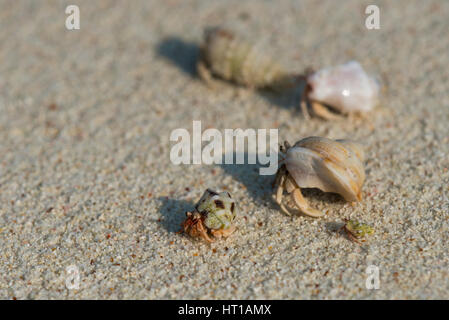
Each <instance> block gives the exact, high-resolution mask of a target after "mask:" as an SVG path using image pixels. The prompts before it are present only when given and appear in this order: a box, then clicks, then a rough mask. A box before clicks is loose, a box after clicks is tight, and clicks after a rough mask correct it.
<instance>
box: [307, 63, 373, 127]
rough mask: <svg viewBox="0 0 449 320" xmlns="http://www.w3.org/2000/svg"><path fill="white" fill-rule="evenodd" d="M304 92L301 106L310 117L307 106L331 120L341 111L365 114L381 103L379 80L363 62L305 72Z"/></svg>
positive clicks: (337, 116) (341, 112)
mask: <svg viewBox="0 0 449 320" xmlns="http://www.w3.org/2000/svg"><path fill="white" fill-rule="evenodd" d="M302 78H303V81H304V80H305V82H306V84H305V86H304V92H303V94H302V95H301V102H300V105H301V109H302V112H303V114H304V116H305V117H306V118H310V115H309V112H308V107H309V106H310V107H311V109H312V110H313V112H314V114H316V115H318V116H320V117H322V118H324V119H327V120H330V119H336V118H339V115H338V113H335V112H332V111H330V110H329V109H333V110H334V111H337V112H339V113H340V114H354V113H359V114H363V113H365V112H368V111H371V110H372V109H373V108H374V107H375V106H376V105H377V104H378V102H379V90H380V85H379V82H378V81H377V80H376V79H375V78H374V77H371V76H369V75H368V74H367V73H366V72H365V70H363V68H362V66H361V65H360V63H358V62H357V61H350V62H347V63H345V64H342V65H338V66H336V67H331V68H325V69H322V70H319V71H317V72H312V71H310V70H309V71H306V73H305V75H303V77H302Z"/></svg>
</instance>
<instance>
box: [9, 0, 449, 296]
mask: <svg viewBox="0 0 449 320" xmlns="http://www.w3.org/2000/svg"><path fill="white" fill-rule="evenodd" d="M72 2H73V1H32V0H29V1H25V0H19V1H8V0H4V1H1V4H0V42H1V46H0V274H1V275H2V276H1V277H0V298H3V299H13V298H17V299H181V298H184V299H448V298H449V277H448V275H449V274H448V262H449V259H448V250H447V242H448V237H449V233H448V218H449V200H448V191H449V160H448V159H449V125H448V123H449V95H448V92H449V79H448V64H449V54H448V52H449V37H448V34H447V32H448V30H449V2H448V1H408V0H407V1H405V0H401V1H376V4H378V5H379V7H380V19H381V20H380V21H381V28H380V29H379V30H368V29H366V28H365V18H366V15H365V13H364V10H365V7H366V5H368V4H372V1H345V2H344V3H342V2H340V1H331V0H329V1H319V2H318V1H293V0H292V1H284V0H282V1H273V2H270V1H255V0H254V1H240V0H238V1H237V0H235V1H219V0H214V1H211V0H207V1H206V0H205V1H181V0H179V1H176V0H170V1H143V0H142V1H137V0H133V1H129V2H127V3H126V4H125V2H123V1H99V0H98V1H87V0H85V1H77V4H78V5H79V7H80V11H81V28H80V30H73V31H68V30H66V28H65V19H66V14H65V13H64V11H65V7H66V6H67V5H69V4H73V3H72ZM214 24H222V25H225V26H231V27H232V28H234V30H236V32H240V33H242V34H245V36H247V37H249V38H250V39H253V42H255V43H256V44H257V45H258V47H260V48H261V50H266V51H267V53H268V54H270V55H272V56H274V57H277V59H278V60H279V62H280V63H282V64H284V65H285V66H286V67H287V68H289V69H290V70H292V71H298V72H301V71H302V70H304V69H305V68H306V67H309V66H311V67H313V68H315V69H317V68H322V67H326V66H332V65H336V64H339V63H344V62H346V61H348V60H353V59H354V60H358V61H359V62H360V63H361V64H362V65H363V66H364V68H365V69H366V70H367V71H369V72H370V73H374V74H376V75H378V76H379V78H380V79H381V80H382V82H383V83H384V84H385V90H384V91H383V92H382V101H381V105H380V106H379V107H378V108H377V109H376V111H375V112H373V113H372V114H371V115H370V116H369V117H368V119H367V120H362V119H357V118H356V119H354V120H351V121H350V120H348V119H343V120H341V121H332V122H326V121H323V120H320V119H316V118H315V119H311V120H306V119H305V118H304V117H303V116H302V114H301V112H300V111H299V109H298V106H297V99H298V95H297V94H296V93H295V94H291V95H289V96H282V97H277V96H273V95H272V94H266V93H262V94H261V93H258V92H251V91H248V90H245V89H242V88H236V87H235V86H232V85H228V84H224V83H223V84H220V85H219V86H218V89H216V90H211V89H209V88H208V87H206V86H205V85H204V84H203V83H202V82H201V81H200V80H199V79H198V77H197V76H196V73H195V67H194V65H195V60H196V57H197V54H198V44H199V43H200V41H201V37H202V31H203V29H204V27H205V26H208V25H214ZM193 120H201V121H202V126H203V128H207V127H210V128H217V129H219V130H224V129H225V128H256V129H257V128H279V135H280V140H289V141H290V142H294V141H296V140H299V139H301V138H303V137H306V136H310V135H318V136H325V137H329V138H351V139H355V140H358V141H360V142H362V143H363V144H364V145H365V147H366V154H367V159H366V162H365V163H366V174H367V178H366V182H365V185H364V189H363V195H364V199H363V201H361V202H359V203H357V204H356V205H354V206H352V205H351V204H349V203H346V202H345V201H343V200H342V199H341V198H340V197H338V196H336V195H332V194H324V193H321V192H319V191H316V190H311V191H307V192H305V196H306V198H307V199H309V201H310V203H311V204H312V205H313V206H315V207H316V208H318V209H320V210H324V211H326V212H327V215H326V216H325V217H323V218H321V219H312V218H308V217H304V216H293V217H287V216H286V215H284V214H282V213H281V211H280V210H279V209H278V207H277V206H276V205H275V204H274V203H273V200H272V197H271V195H272V191H273V190H272V187H271V182H272V181H273V177H272V176H260V175H259V174H258V166H257V165H181V166H176V165H174V164H172V163H171V162H170V156H169V155H170V148H171V146H172V145H173V143H171V142H170V140H169V137H170V133H171V132H172V130H174V129H176V128H186V129H188V130H191V128H192V121H193ZM207 187H210V188H213V189H216V190H220V191H221V190H227V191H229V192H231V193H232V195H233V196H234V198H235V199H236V201H237V202H238V204H239V207H240V211H241V213H240V215H239V217H238V220H237V226H238V230H237V231H236V232H235V234H233V235H232V236H231V237H230V238H228V239H227V240H224V241H217V242H215V243H214V244H212V245H209V244H206V243H204V242H201V241H196V240H192V239H191V238H189V237H187V236H185V235H179V234H177V233H176V231H178V230H179V224H180V223H181V222H182V221H183V219H184V212H185V211H186V210H191V209H192V207H193V205H194V203H195V202H196V201H197V200H198V199H199V197H200V196H201V194H202V193H203V191H204V190H205V189H206V188H207ZM344 218H353V219H358V220H361V221H363V222H366V223H369V224H371V225H372V226H374V227H375V229H376V233H375V235H374V236H373V237H372V238H370V239H369V241H368V242H366V243H365V244H364V245H362V246H359V245H357V244H355V243H353V242H351V241H349V240H348V239H347V238H346V237H345V236H344V235H343V234H341V233H338V232H337V229H338V228H339V227H340V226H341V224H342V221H343V219H344ZM370 265H374V266H377V267H378V268H379V275H380V282H379V289H377V290H371V289H367V287H366V280H367V277H368V274H367V273H366V269H367V267H368V266H370ZM70 266H73V267H75V268H77V270H78V271H79V280H80V282H79V287H78V289H76V287H74V286H71V285H69V286H68V287H67V285H66V282H67V279H68V278H69V277H68V273H67V267H70ZM75 282H76V281H75ZM75 282H73V283H75ZM69 284H70V283H69Z"/></svg>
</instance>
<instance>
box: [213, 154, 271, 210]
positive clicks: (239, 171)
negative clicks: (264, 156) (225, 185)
mask: <svg viewBox="0 0 449 320" xmlns="http://www.w3.org/2000/svg"><path fill="white" fill-rule="evenodd" d="M233 157H234V164H224V159H223V164H221V165H219V166H220V167H221V168H223V170H224V171H225V173H226V174H228V175H231V176H232V177H233V179H235V180H237V181H239V182H241V183H242V184H243V185H244V186H245V187H246V189H247V190H248V192H249V194H250V196H251V197H252V198H253V199H254V201H256V202H258V203H260V204H263V205H266V206H269V207H271V208H275V207H277V204H276V203H275V201H274V200H273V198H272V191H273V189H272V184H273V182H274V178H275V175H261V174H260V171H259V169H260V168H262V167H267V166H266V165H261V164H260V163H259V162H257V163H256V164H247V162H248V153H247V152H244V153H243V157H244V159H245V164H235V163H236V153H235V152H234V154H233Z"/></svg>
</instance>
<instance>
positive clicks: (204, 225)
mask: <svg viewBox="0 0 449 320" xmlns="http://www.w3.org/2000/svg"><path fill="white" fill-rule="evenodd" d="M237 213H238V209H237V205H236V203H235V201H234V199H232V197H231V194H230V193H229V192H221V193H217V192H215V191H213V190H211V189H207V190H206V191H205V192H204V193H203V195H202V197H201V198H200V200H199V201H198V202H197V204H196V205H195V209H194V210H193V212H186V220H185V221H184V222H183V223H182V224H181V226H182V230H181V231H180V232H185V233H187V234H189V235H190V236H192V237H201V238H203V239H204V240H206V241H208V242H213V241H214V240H213V239H212V238H211V236H212V237H214V238H221V237H225V238H226V237H228V236H229V235H230V234H231V233H233V232H234V231H235V226H233V224H232V223H233V222H234V219H235V217H236V214H237Z"/></svg>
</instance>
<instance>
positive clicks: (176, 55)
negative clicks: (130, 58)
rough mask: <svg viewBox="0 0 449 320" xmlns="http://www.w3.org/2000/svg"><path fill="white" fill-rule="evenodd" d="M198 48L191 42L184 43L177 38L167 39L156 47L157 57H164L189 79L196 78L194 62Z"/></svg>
mask: <svg viewBox="0 0 449 320" xmlns="http://www.w3.org/2000/svg"><path fill="white" fill-rule="evenodd" d="M199 50H200V49H199V46H198V45H197V44H196V43H193V42H186V41H184V40H182V39H180V38H178V37H167V38H165V39H163V40H162V41H161V42H160V43H159V44H158V46H157V49H156V51H157V53H158V55H160V56H162V57H164V58H165V59H167V60H168V61H170V62H171V63H173V64H174V65H175V66H177V67H178V68H179V69H181V70H182V71H183V72H185V73H187V74H188V75H190V76H191V77H196V76H197V73H196V61H197V59H198V54H199Z"/></svg>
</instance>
